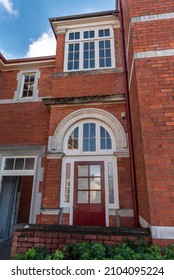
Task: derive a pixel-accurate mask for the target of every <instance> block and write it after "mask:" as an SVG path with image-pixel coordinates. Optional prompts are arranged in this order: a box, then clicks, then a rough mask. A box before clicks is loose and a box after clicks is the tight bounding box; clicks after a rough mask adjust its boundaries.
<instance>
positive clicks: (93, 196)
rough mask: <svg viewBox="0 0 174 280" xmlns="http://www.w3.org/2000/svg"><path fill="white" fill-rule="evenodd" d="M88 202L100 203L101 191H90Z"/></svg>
mask: <svg viewBox="0 0 174 280" xmlns="http://www.w3.org/2000/svg"><path fill="white" fill-rule="evenodd" d="M90 203H91V204H94V203H95V204H99V203H101V192H100V191H91V192H90Z"/></svg>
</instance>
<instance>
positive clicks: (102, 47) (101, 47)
mask: <svg viewBox="0 0 174 280" xmlns="http://www.w3.org/2000/svg"><path fill="white" fill-rule="evenodd" d="M99 48H100V49H104V41H100V42H99Z"/></svg>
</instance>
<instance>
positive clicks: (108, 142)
mask: <svg viewBox="0 0 174 280" xmlns="http://www.w3.org/2000/svg"><path fill="white" fill-rule="evenodd" d="M107 149H112V144H111V138H107Z"/></svg>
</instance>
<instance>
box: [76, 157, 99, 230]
mask: <svg viewBox="0 0 174 280" xmlns="http://www.w3.org/2000/svg"><path fill="white" fill-rule="evenodd" d="M74 172H75V177H74V211H73V224H74V225H83V226H105V192H104V163H103V162H75V166H74Z"/></svg>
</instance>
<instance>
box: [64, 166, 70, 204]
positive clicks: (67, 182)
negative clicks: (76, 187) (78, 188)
mask: <svg viewBox="0 0 174 280" xmlns="http://www.w3.org/2000/svg"><path fill="white" fill-rule="evenodd" d="M70 169H71V164H70V163H67V164H66V180H65V197H64V202H70Z"/></svg>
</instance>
